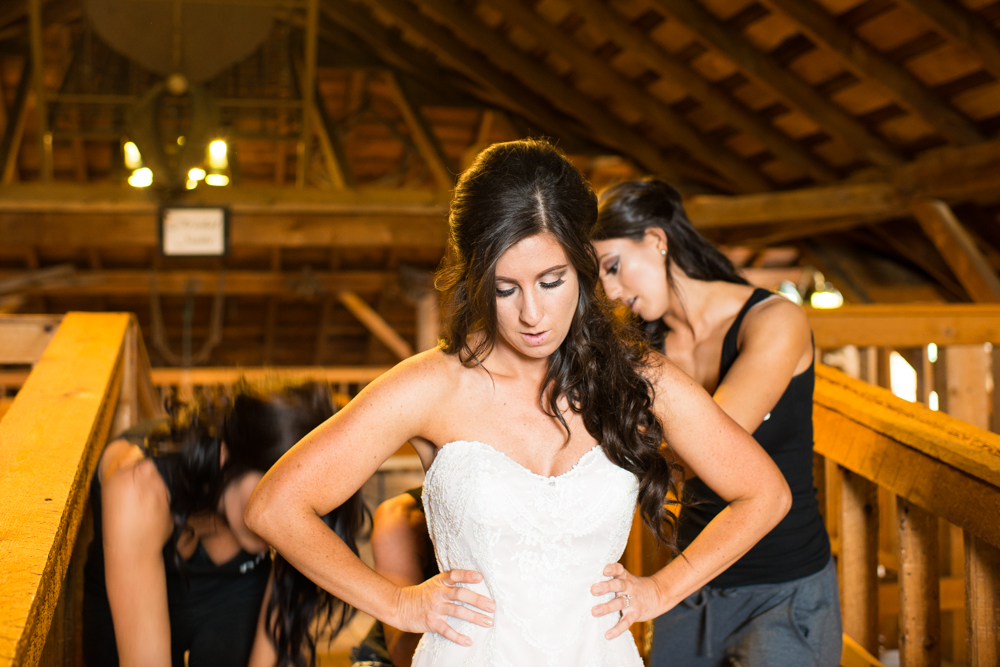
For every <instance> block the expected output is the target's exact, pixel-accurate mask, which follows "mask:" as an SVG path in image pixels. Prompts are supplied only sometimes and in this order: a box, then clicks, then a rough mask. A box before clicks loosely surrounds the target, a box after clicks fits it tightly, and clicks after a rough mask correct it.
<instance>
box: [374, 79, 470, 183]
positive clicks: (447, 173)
mask: <svg viewBox="0 0 1000 667" xmlns="http://www.w3.org/2000/svg"><path fill="white" fill-rule="evenodd" d="M384 79H385V83H386V85H387V86H388V88H389V93H390V95H392V100H393V102H394V103H395V104H396V108H398V109H399V112H400V114H402V116H403V121H404V122H405V123H406V127H407V128H408V129H409V130H410V139H412V140H413V143H414V145H416V147H417V152H419V153H420V157H422V158H423V159H424V164H426V165H427V168H428V169H429V170H430V172H431V176H432V177H433V178H434V182H435V183H436V184H437V186H438V188H440V189H441V190H451V189H452V188H453V187H455V175H454V174H453V173H452V171H451V168H450V167H449V166H448V159H447V158H446V157H445V155H444V152H443V151H442V150H441V146H440V145H439V144H438V141H437V138H436V137H435V136H434V133H433V131H432V130H431V128H430V125H429V124H428V123H427V121H426V119H424V115H423V113H421V111H420V109H419V108H418V107H417V106H415V105H414V104H413V103H411V102H410V99H409V97H408V96H407V94H406V91H404V90H403V87H402V85H401V84H400V82H399V79H398V78H396V75H395V74H393V73H392V72H386V73H385V75H384Z"/></svg>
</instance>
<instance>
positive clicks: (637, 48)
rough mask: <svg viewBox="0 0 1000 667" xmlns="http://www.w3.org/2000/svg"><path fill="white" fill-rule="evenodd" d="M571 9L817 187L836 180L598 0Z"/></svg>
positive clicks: (804, 152) (576, 3)
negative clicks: (819, 184)
mask: <svg viewBox="0 0 1000 667" xmlns="http://www.w3.org/2000/svg"><path fill="white" fill-rule="evenodd" d="M573 8H574V9H575V10H576V11H577V12H579V13H580V15H581V16H583V17H584V18H586V20H587V23H588V25H589V26H590V27H592V28H593V29H594V30H596V31H598V32H600V33H602V34H604V35H607V36H608V37H610V38H611V39H613V40H614V41H616V42H617V43H618V45H619V46H621V47H622V48H623V49H628V51H629V53H630V54H631V55H634V56H636V57H638V58H640V59H641V60H642V61H643V62H645V63H646V65H647V66H648V67H650V68H651V69H653V70H655V71H657V72H658V73H659V74H661V75H662V76H663V77H664V78H666V79H668V80H671V81H676V82H677V83H678V84H679V85H680V86H682V87H683V88H684V89H685V90H686V91H687V92H688V93H689V94H690V95H691V96H692V97H694V98H695V99H697V100H698V101H699V102H701V103H702V104H704V105H705V107H706V108H707V109H709V110H710V111H711V112H712V113H714V114H716V115H717V116H719V117H720V118H723V119H725V120H726V121H727V122H729V123H732V124H733V125H734V126H735V127H737V128H739V129H740V130H741V131H742V132H744V133H746V134H748V135H750V136H752V137H754V138H756V139H757V140H758V141H760V142H761V143H763V144H764V145H765V146H766V147H767V148H768V150H770V151H771V152H772V153H774V155H776V156H777V157H778V158H780V159H782V160H785V161H786V162H788V163H789V164H791V165H793V166H795V167H796V168H798V169H801V170H802V172H803V173H805V174H808V175H809V176H811V177H812V178H813V179H815V180H816V181H817V182H819V183H832V182H834V181H837V180H839V177H838V176H837V174H836V172H835V171H834V170H833V169H831V168H830V167H829V166H827V165H826V164H824V163H823V162H822V161H821V160H819V159H818V158H816V157H815V156H814V155H812V154H810V153H809V151H807V150H806V149H804V148H803V147H802V146H801V145H799V144H798V143H796V142H795V141H794V140H793V139H792V138H791V137H789V136H788V135H786V134H784V133H783V132H781V131H780V130H778V129H777V128H775V127H774V126H772V125H770V124H768V123H767V122H765V121H764V120H762V119H761V118H760V117H759V116H757V115H756V114H754V113H753V112H752V111H751V110H749V109H747V108H746V107H744V106H743V105H742V104H741V103H739V102H738V101H736V100H735V99H734V98H732V97H730V96H729V95H727V94H725V93H724V92H722V91H721V90H720V89H719V88H717V87H715V86H713V85H712V84H711V83H710V82H708V81H706V80H705V79H704V78H703V77H702V76H701V75H700V74H698V73H697V72H695V71H694V70H692V69H691V68H689V67H688V66H687V65H685V64H684V63H682V62H681V61H680V60H679V59H677V58H676V57H675V56H673V55H672V54H670V53H668V52H667V51H666V50H665V49H664V48H663V47H661V46H660V45H659V44H657V43H656V42H655V41H653V40H652V39H651V38H650V37H649V36H648V35H647V34H646V33H644V32H642V31H641V30H639V29H638V28H637V27H635V26H634V25H632V24H631V23H629V22H628V21H626V20H625V18H624V17H623V16H622V15H621V14H619V13H618V12H616V11H615V10H613V9H612V8H611V7H610V6H608V5H607V4H605V3H604V2H601V0H574V3H573Z"/></svg>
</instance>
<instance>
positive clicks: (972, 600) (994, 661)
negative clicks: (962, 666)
mask: <svg viewBox="0 0 1000 667" xmlns="http://www.w3.org/2000/svg"><path fill="white" fill-rule="evenodd" d="M965 617H966V619H967V623H968V625H967V629H966V637H967V643H966V651H967V655H968V664H969V667H994V666H995V665H998V664H1000V549H998V548H997V547H995V546H993V545H992V544H990V543H988V542H985V541H983V540H982V539H980V538H977V537H976V536H975V535H973V534H971V533H969V532H966V533H965Z"/></svg>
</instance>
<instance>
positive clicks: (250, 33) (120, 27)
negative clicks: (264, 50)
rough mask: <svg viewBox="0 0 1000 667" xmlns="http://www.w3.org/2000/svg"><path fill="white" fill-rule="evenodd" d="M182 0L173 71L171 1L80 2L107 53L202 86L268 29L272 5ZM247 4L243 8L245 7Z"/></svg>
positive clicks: (246, 52) (247, 50)
mask: <svg viewBox="0 0 1000 667" xmlns="http://www.w3.org/2000/svg"><path fill="white" fill-rule="evenodd" d="M265 3H266V0H264V2H261V1H260V0H257V1H256V2H254V3H253V5H250V6H248V5H239V4H235V3H233V4H218V3H212V2H204V3H203V2H198V0H183V1H182V2H181V5H180V7H181V11H180V54H179V55H180V64H179V66H177V67H175V66H174V17H175V12H174V4H175V0H84V9H85V11H86V13H87V17H88V18H89V20H90V23H91V25H92V26H93V28H94V31H95V32H97V34H98V35H99V36H100V37H101V39H102V40H104V41H105V42H106V43H107V44H108V45H109V46H110V47H111V48H113V49H114V50H115V51H117V52H118V53H120V54H122V55H123V56H125V57H126V58H128V59H130V60H132V61H134V62H136V63H138V64H139V65H141V66H142V67H144V68H146V69H148V70H150V71H152V72H156V73H158V74H162V75H168V74H172V73H175V72H179V73H181V74H184V75H185V76H186V77H187V78H188V79H189V80H190V81H195V82H201V81H207V80H209V79H211V78H213V77H215V76H216V75H218V74H219V73H220V72H222V71H223V70H225V69H226V68H228V67H230V66H232V65H234V64H236V63H238V62H240V61H241V60H243V59H244V58H246V57H247V56H249V55H250V54H251V53H253V52H254V51H255V50H257V48H259V47H260V45H261V44H263V43H264V40H265V39H266V38H267V36H268V33H269V32H270V30H271V24H272V23H273V21H274V6H273V5H271V6H266V4H265ZM248 4H249V3H248Z"/></svg>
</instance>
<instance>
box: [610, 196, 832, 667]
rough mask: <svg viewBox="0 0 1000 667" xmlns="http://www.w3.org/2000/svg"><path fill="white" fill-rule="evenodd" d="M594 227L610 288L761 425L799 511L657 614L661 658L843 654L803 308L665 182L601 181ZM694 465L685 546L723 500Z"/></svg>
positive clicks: (693, 369)
mask: <svg viewBox="0 0 1000 667" xmlns="http://www.w3.org/2000/svg"><path fill="white" fill-rule="evenodd" d="M590 233H591V238H592V239H593V241H594V246H595V248H596V250H597V254H598V260H599V262H600V268H601V279H602V281H603V283H604V288H605V291H606V292H607V294H608V296H609V297H611V298H612V299H618V300H620V301H623V302H624V303H625V304H627V305H628V306H629V307H630V308H631V309H632V312H633V313H635V314H636V315H638V316H639V317H640V318H642V319H643V320H645V321H646V328H647V332H648V333H649V334H650V337H651V338H652V339H653V340H657V341H659V344H660V345H663V347H664V350H665V352H666V356H667V359H669V360H670V362H672V363H673V364H674V365H676V366H677V367H678V368H680V369H681V370H683V371H685V372H686V373H687V374H688V375H690V376H691V377H693V378H694V379H695V380H696V381H697V382H698V384H700V385H701V386H702V387H704V388H705V389H706V390H707V391H708V392H710V393H711V394H712V395H713V397H714V398H715V402H716V403H718V405H719V406H720V407H721V408H722V409H723V410H724V411H725V412H726V414H728V415H729V416H730V417H732V418H733V419H734V420H735V421H736V422H737V423H738V424H739V425H740V426H742V427H743V428H745V429H746V430H747V431H750V432H751V433H753V435H754V438H756V439H757V441H758V442H760V444H761V445H762V446H763V447H764V450H765V451H766V452H767V453H768V455H770V456H771V458H772V459H773V460H774V462H775V463H776V464H777V465H778V468H779V469H780V470H781V472H782V474H783V475H784V477H785V479H786V480H787V482H788V485H789V487H791V491H792V508H791V510H790V511H789V513H788V515H787V516H786V517H785V518H784V519H783V520H782V521H781V523H779V524H778V526H777V527H775V528H774V530H772V531H771V532H770V533H768V534H767V536H765V537H764V539H762V540H761V541H760V542H758V543H757V545H756V546H754V547H753V548H752V549H750V551H748V552H747V553H746V555H744V556H743V557H742V558H740V559H739V560H738V561H736V563H734V564H733V565H732V567H730V568H729V569H727V570H726V571H725V572H722V573H721V574H719V575H718V576H716V577H714V578H713V579H712V580H711V581H709V582H708V583H707V584H706V585H705V586H704V587H703V588H701V589H700V590H698V591H695V592H694V593H693V594H692V595H691V596H689V597H687V598H686V599H685V600H684V602H683V603H682V604H680V605H678V606H677V607H674V608H673V609H672V610H670V611H669V612H668V613H667V614H665V615H664V616H661V617H660V618H658V619H656V623H655V631H654V636H653V651H652V665H654V667H667V666H668V665H685V666H686V667H702V666H703V667H717V666H720V665H729V664H738V665H741V666H744V667H758V666H759V667H784V666H787V667H809V666H813V665H814V666H817V667H819V666H822V667H834V666H835V665H839V664H840V654H841V627H840V604H839V598H838V592H837V573H836V570H835V569H834V567H833V562H832V560H831V557H830V541H829V538H828V537H827V533H826V528H825V526H824V524H823V519H822V517H821V516H820V513H819V506H818V502H817V500H816V490H815V488H814V487H813V468H812V450H813V432H812V394H813V384H814V375H813V345H812V337H811V333H810V331H809V322H808V321H807V320H806V316H805V313H803V311H802V309H801V308H799V307H798V306H797V305H795V304H793V303H792V302H790V301H788V300H787V299H784V298H781V297H780V296H778V295H775V294H773V293H771V292H768V291H767V290H763V289H754V288H753V287H751V286H750V285H749V284H748V283H747V282H746V280H744V279H743V278H742V277H741V276H739V275H738V274H737V273H736V270H735V269H734V268H733V265H732V263H731V262H730V261H729V260H728V259H727V258H726V256H725V255H723V254H722V253H721V252H719V250H717V249H716V248H715V247H713V246H712V245H711V244H710V243H709V242H708V241H706V240H705V239H704V238H703V237H702V236H701V235H700V234H698V232H697V231H695V229H694V227H692V225H691V223H690V222H689V221H688V219H687V217H686V215H685V213H684V208H683V206H682V203H681V197H680V194H678V192H677V191H676V190H674V189H673V188H672V187H670V186H669V185H667V184H666V183H664V182H662V181H658V180H655V179H648V180H641V181H630V182H627V183H621V184H619V185H616V186H613V187H611V188H608V189H607V190H605V191H604V192H603V193H602V194H601V202H600V214H599V217H598V220H597V222H596V224H594V225H593V227H592V228H591V230H590ZM686 473H687V475H688V476H689V477H690V479H688V480H687V481H686V483H685V489H684V496H685V501H686V503H685V505H686V506H685V507H684V508H683V509H682V512H681V520H680V529H679V539H680V546H681V548H684V547H685V546H687V545H689V544H694V543H696V541H697V540H698V538H699V535H702V534H704V531H705V530H707V529H708V528H709V527H710V526H711V525H712V522H713V520H714V519H715V517H716V516H718V515H720V513H721V512H723V511H724V508H725V507H726V501H725V500H724V498H722V497H720V495H719V494H717V493H716V492H715V490H714V489H712V488H711V483H710V480H707V479H704V478H703V477H702V476H701V475H700V474H699V473H698V471H697V470H696V469H686ZM692 475H694V476H693V477H691V476H692Z"/></svg>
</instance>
